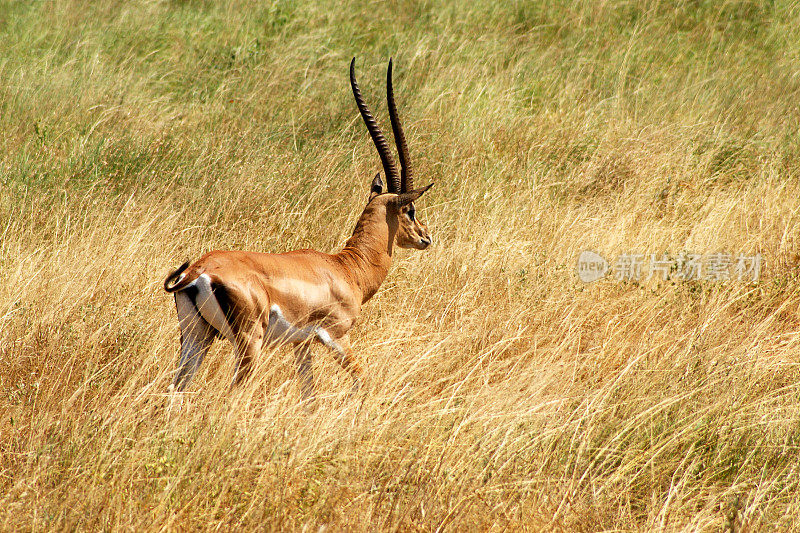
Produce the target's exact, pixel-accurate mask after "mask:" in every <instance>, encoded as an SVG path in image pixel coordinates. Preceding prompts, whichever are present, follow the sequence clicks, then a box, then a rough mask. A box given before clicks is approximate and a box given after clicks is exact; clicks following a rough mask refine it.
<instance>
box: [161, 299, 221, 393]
mask: <svg viewBox="0 0 800 533" xmlns="http://www.w3.org/2000/svg"><path fill="white" fill-rule="evenodd" d="M187 292H192V291H181V292H177V293H175V307H176V308H177V310H178V323H179V325H180V328H181V357H180V360H179V361H178V370H177V372H176V373H175V379H173V381H172V385H173V387H175V388H177V390H179V391H182V390H183V389H185V388H186V387H187V386H188V385H189V382H190V381H191V380H192V377H193V376H194V373H195V372H196V371H197V369H198V367H199V366H200V363H202V362H203V358H204V357H205V356H206V354H207V353H208V349H209V348H210V347H211V344H212V343H213V342H214V336H215V335H216V331H215V330H214V328H213V327H212V326H211V324H209V323H208V322H207V321H206V320H205V319H204V318H203V317H202V316H201V315H200V313H199V312H198V310H197V307H196V306H195V302H194V300H193V299H192V296H190V295H189V294H187Z"/></svg>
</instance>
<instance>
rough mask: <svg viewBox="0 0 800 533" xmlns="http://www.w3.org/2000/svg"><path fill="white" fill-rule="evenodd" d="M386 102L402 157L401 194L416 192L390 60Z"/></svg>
mask: <svg viewBox="0 0 800 533" xmlns="http://www.w3.org/2000/svg"><path fill="white" fill-rule="evenodd" d="M386 101H387V102H388V103H389V119H390V120H391V121H392V133H393V134H394V142H395V144H396V145H397V155H398V156H399V157H400V192H408V191H413V190H414V173H413V172H412V170H411V158H410V157H409V155H408V145H407V144H406V136H405V135H404V134H403V125H402V124H401V123H400V117H399V116H398V114H397V106H396V105H395V103H394V89H393V88H392V60H391V58H390V59H389V69H388V70H387V72H386Z"/></svg>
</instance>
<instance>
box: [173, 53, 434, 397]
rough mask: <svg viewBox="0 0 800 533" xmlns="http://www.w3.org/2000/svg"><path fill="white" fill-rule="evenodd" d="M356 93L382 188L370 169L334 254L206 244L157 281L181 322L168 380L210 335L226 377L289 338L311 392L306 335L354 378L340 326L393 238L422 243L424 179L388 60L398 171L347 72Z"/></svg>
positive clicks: (382, 271)
mask: <svg viewBox="0 0 800 533" xmlns="http://www.w3.org/2000/svg"><path fill="white" fill-rule="evenodd" d="M353 65H354V63H351V66H350V79H351V84H352V86H353V93H354V95H355V97H356V103H357V104H358V106H359V110H360V112H361V114H362V117H363V118H364V121H365V123H366V124H367V128H368V130H369V132H370V135H371V136H372V138H373V141H374V142H375V145H376V147H377V148H378V151H379V154H380V155H381V160H382V161H383V163H384V170H385V171H386V175H387V179H388V188H389V192H386V191H385V190H384V184H383V182H382V180H381V179H380V176H376V177H375V179H374V180H373V182H372V185H371V189H370V195H369V200H368V202H367V205H366V207H365V208H364V212H363V213H362V214H361V216H360V217H359V219H358V222H357V224H356V227H355V230H354V231H353V235H352V237H350V239H348V241H347V243H346V244H345V247H344V248H343V249H342V250H341V251H340V252H339V253H337V254H326V253H322V252H317V251H315V250H297V251H292V252H286V253H280V254H269V253H259V252H243V251H213V252H209V253H207V254H205V255H204V256H203V257H201V258H200V259H199V260H197V261H196V262H195V263H193V264H191V265H189V264H188V263H186V264H184V265H183V266H181V267H180V268H179V269H178V270H176V271H175V272H173V273H172V274H170V275H169V276H168V277H167V279H166V281H165V282H164V289H165V290H167V292H170V293H174V294H175V304H176V307H177V311H178V320H179V324H180V328H181V357H180V361H179V363H178V370H177V372H176V375H175V379H174V380H173V386H174V387H177V389H178V390H182V389H184V388H185V387H186V386H187V385H188V384H189V382H190V381H191V379H192V376H193V375H194V373H195V371H196V370H197V368H198V367H199V366H200V363H201V362H202V360H203V358H204V357H205V355H206V353H207V352H208V349H209V347H210V346H211V344H212V343H213V341H214V339H215V338H216V337H223V338H226V339H227V340H228V341H230V342H231V344H233V345H234V347H235V348H236V351H237V355H238V357H237V365H236V371H235V373H234V384H235V383H238V382H240V381H241V380H242V379H244V378H245V377H246V376H247V375H248V374H249V372H250V369H251V367H252V362H253V360H254V359H255V358H256V357H257V356H258V355H259V353H260V352H261V351H262V349H264V348H265V347H267V346H274V345H277V344H281V343H285V344H290V345H294V346H295V353H296V355H297V363H298V371H299V374H300V377H301V379H302V390H303V396H304V397H306V398H307V397H309V396H311V395H312V394H313V377H312V373H311V352H310V348H311V345H312V344H313V343H315V342H319V343H321V344H323V345H324V346H326V347H327V348H329V349H330V350H332V351H333V353H334V355H335V357H336V360H337V361H338V362H339V363H340V364H341V365H342V367H343V368H344V369H346V370H347V371H349V372H350V374H351V375H352V377H353V380H354V386H355V387H356V388H357V387H358V384H359V376H360V373H361V367H360V365H359V364H358V363H357V362H356V360H355V359H354V356H353V353H352V350H351V349H350V343H349V341H348V339H347V333H348V331H349V330H350V328H352V327H353V324H355V322H356V320H357V319H358V316H359V314H360V312H361V306H362V305H363V304H364V303H366V302H367V301H368V300H369V299H370V298H372V296H373V295H374V294H375V293H376V292H377V291H378V289H379V288H380V286H381V283H383V280H384V279H385V278H386V275H387V273H388V271H389V267H390V265H391V262H392V253H393V250H394V246H395V244H396V245H397V246H401V247H404V248H417V249H425V248H427V247H428V246H429V245H430V243H431V238H430V234H429V233H428V230H427V227H426V226H425V225H424V224H423V223H422V222H420V221H419V220H417V218H416V215H415V212H416V211H415V208H414V204H413V202H414V200H416V199H417V198H419V197H420V196H421V195H422V194H423V193H424V192H425V191H426V190H428V188H429V187H430V185H428V186H427V187H423V188H421V189H412V183H413V182H412V178H411V172H410V169H409V167H408V154H407V150H408V149H407V147H406V146H405V139H404V137H403V133H402V128H401V126H400V123H399V119H398V118H397V116H396V109H395V108H394V97H393V94H392V86H391V62H390V63H389V71H388V76H387V92H388V100H389V110H390V117H391V118H392V127H393V129H394V131H395V137H396V140H397V141H398V152H399V154H400V160H401V163H402V165H403V176H402V178H401V176H399V175H398V173H397V170H396V168H395V167H394V166H393V165H394V163H393V161H392V160H391V155H390V154H388V152H387V150H388V148H387V146H386V142H385V139H384V138H383V135H382V133H381V132H380V128H378V126H377V123H376V122H375V120H374V118H372V115H371V114H370V113H369V110H367V109H366V105H365V104H364V103H363V99H362V98H361V93H360V91H359V90H358V86H357V84H356V82H355V76H354V73H353Z"/></svg>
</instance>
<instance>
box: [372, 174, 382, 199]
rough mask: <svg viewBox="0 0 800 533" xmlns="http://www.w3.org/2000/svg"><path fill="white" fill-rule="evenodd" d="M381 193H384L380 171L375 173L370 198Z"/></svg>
mask: <svg viewBox="0 0 800 533" xmlns="http://www.w3.org/2000/svg"><path fill="white" fill-rule="evenodd" d="M379 194H383V180H382V179H381V173H380V172H378V173H377V174H375V178H374V179H373V180H372V185H371V186H370V189H369V199H370V200H372V199H373V198H375V197H376V196H378V195H379Z"/></svg>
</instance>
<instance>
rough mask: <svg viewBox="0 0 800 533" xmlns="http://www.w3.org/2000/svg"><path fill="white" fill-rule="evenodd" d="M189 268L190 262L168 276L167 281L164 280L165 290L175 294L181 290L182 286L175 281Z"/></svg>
mask: <svg viewBox="0 0 800 533" xmlns="http://www.w3.org/2000/svg"><path fill="white" fill-rule="evenodd" d="M187 268H189V261H186V262H185V263H184V264H182V265H181V266H179V267H178V270H176V271H174V272H173V273H172V274H170V275H169V276H167V279H165V280H164V290H165V291H167V292H175V291H177V290H180V288H181V286H180V284H179V283H176V282H175V280H176V279H177V278H178V276H180V275H181V274H182V273H183V271H184V270H186V269H187Z"/></svg>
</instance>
